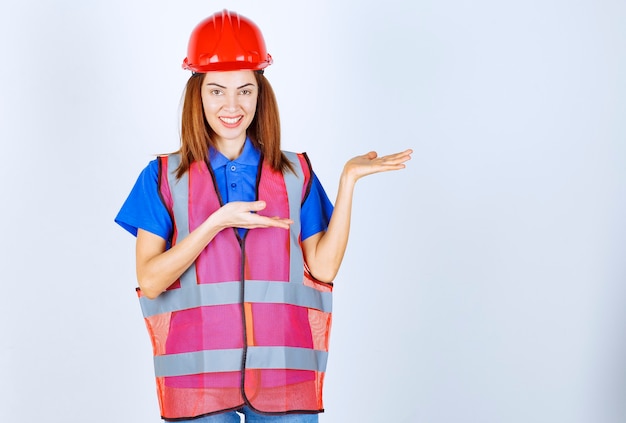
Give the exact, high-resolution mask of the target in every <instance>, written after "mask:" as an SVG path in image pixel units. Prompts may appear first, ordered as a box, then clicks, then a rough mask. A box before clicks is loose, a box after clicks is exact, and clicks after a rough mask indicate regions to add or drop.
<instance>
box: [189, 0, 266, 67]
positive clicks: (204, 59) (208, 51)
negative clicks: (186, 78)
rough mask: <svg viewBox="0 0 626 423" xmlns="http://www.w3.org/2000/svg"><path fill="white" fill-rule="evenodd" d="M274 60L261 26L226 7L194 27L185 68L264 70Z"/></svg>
mask: <svg viewBox="0 0 626 423" xmlns="http://www.w3.org/2000/svg"><path fill="white" fill-rule="evenodd" d="M272 62H273V60H272V56H270V55H269V54H268V53H267V50H266V49H265V40H264V39H263V34H261V30H260V29H259V27H258V26H256V24H255V23H254V22H252V21H251V20H250V19H248V18H246V17H244V16H241V15H238V14H237V13H235V12H230V11H228V10H226V9H224V10H223V11H222V12H217V13H215V14H214V15H212V16H209V17H208V18H206V19H205V20H203V21H202V22H200V23H199V24H198V25H197V26H196V27H195V28H194V30H193V32H192V33H191V37H190V38H189V45H188V47H187V57H186V58H185V60H184V61H183V69H189V70H191V71H193V72H199V73H204V72H209V71H229V70H240V69H250V70H261V69H264V68H266V67H268V66H269V65H271V64H272Z"/></svg>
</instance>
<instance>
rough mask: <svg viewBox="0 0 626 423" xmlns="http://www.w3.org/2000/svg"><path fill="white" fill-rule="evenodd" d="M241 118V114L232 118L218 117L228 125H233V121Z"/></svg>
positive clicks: (235, 121)
mask: <svg viewBox="0 0 626 423" xmlns="http://www.w3.org/2000/svg"><path fill="white" fill-rule="evenodd" d="M241 119H243V116H239V117H234V118H230V117H220V120H221V121H222V122H224V123H226V124H228V125H234V124H235V123H237V122H239V121H240V120H241Z"/></svg>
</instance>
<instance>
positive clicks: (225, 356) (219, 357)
mask: <svg viewBox="0 0 626 423" xmlns="http://www.w3.org/2000/svg"><path fill="white" fill-rule="evenodd" d="M248 353H249V354H250V356H251V357H254V359H252V360H248V361H247V362H246V363H247V365H248V367H250V368H254V369H301V370H315V371H318V372H324V371H326V361H327V359H328V352H327V351H316V350H311V349H308V348H296V347H248ZM242 356H243V349H230V350H213V351H206V350H205V351H195V352H191V353H181V354H170V355H161V356H157V357H155V358H154V370H155V374H156V376H157V377H159V376H180V375H194V374H198V373H204V372H224V371H237V370H240V369H241V357H242ZM207 364H208V365H207Z"/></svg>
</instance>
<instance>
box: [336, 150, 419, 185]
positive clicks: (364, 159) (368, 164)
mask: <svg viewBox="0 0 626 423" xmlns="http://www.w3.org/2000/svg"><path fill="white" fill-rule="evenodd" d="M412 153H413V150H411V149H407V150H404V151H402V152H400V153H395V154H389V155H387V156H382V157H378V153H376V152H375V151H370V152H369V153H367V154H363V155H362V156H356V157H354V158H352V159H350V160H348V162H347V163H346V165H345V166H344V170H343V172H344V176H346V177H348V178H349V179H350V180H351V181H352V182H356V181H357V180H359V179H360V178H362V177H363V176H367V175H372V174H374V173H379V172H387V171H390V170H399V169H404V168H405V167H406V166H405V164H404V163H405V162H407V161H408V160H411V154H412Z"/></svg>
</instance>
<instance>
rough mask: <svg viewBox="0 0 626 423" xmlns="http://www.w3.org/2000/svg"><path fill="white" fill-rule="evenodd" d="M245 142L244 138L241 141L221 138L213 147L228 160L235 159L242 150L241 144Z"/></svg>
mask: <svg viewBox="0 0 626 423" xmlns="http://www.w3.org/2000/svg"><path fill="white" fill-rule="evenodd" d="M245 143H246V139H245V138H244V139H243V140H242V141H235V140H228V141H226V140H221V141H218V142H217V143H216V145H215V147H216V148H217V150H218V151H219V152H220V153H222V154H223V155H224V157H226V158H227V159H228V160H235V159H236V158H237V157H239V156H240V155H241V152H242V151H243V146H244V144H245Z"/></svg>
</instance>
